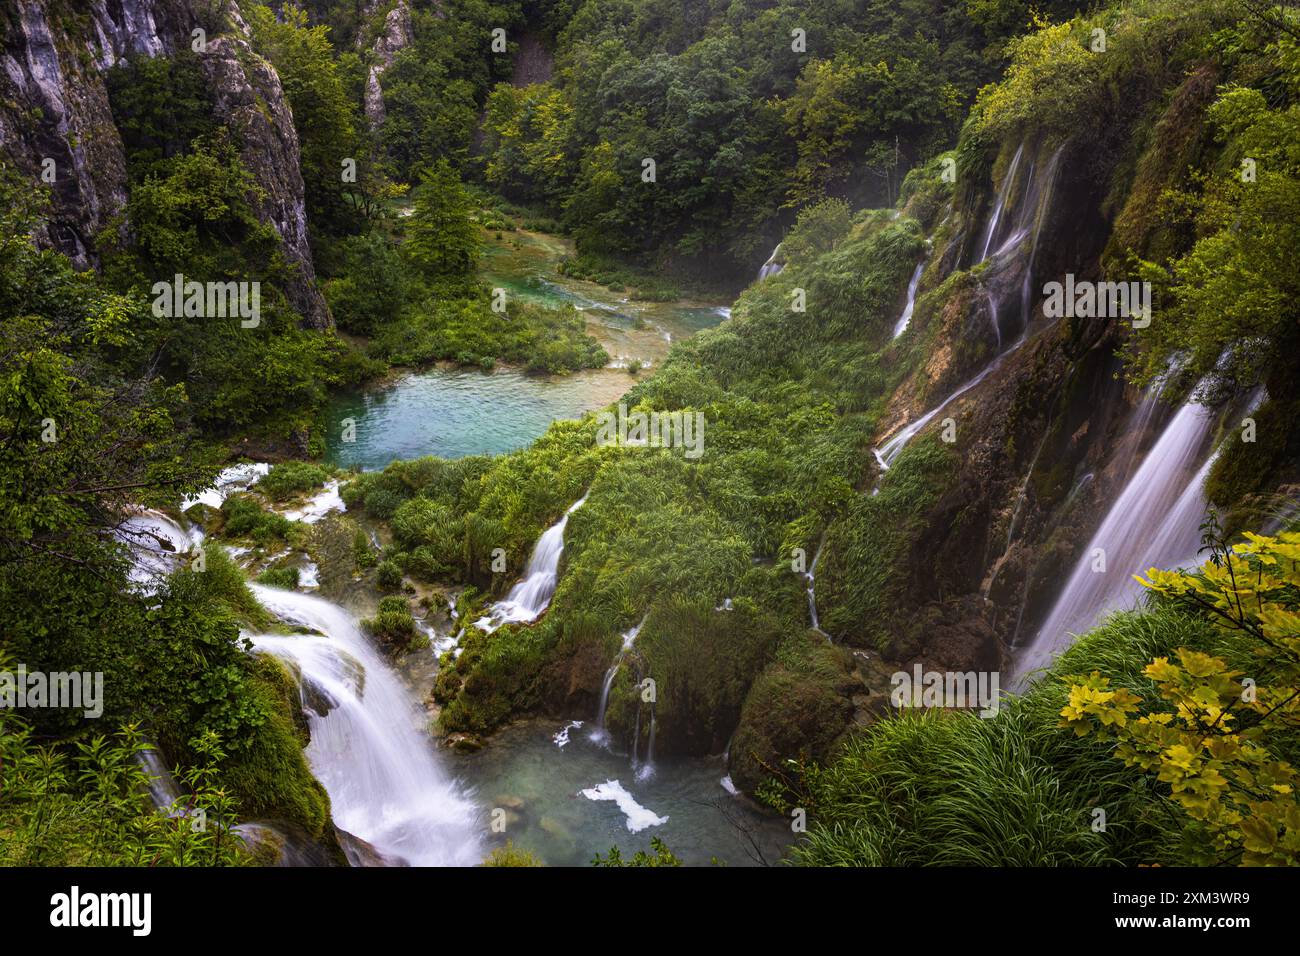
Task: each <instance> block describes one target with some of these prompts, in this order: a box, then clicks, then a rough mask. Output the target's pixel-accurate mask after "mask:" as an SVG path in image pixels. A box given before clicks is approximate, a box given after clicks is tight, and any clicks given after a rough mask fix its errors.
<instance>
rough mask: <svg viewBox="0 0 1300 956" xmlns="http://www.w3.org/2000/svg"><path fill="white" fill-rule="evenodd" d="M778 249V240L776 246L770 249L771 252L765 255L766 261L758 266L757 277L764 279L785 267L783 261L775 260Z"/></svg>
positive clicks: (779, 246)
mask: <svg viewBox="0 0 1300 956" xmlns="http://www.w3.org/2000/svg"><path fill="white" fill-rule="evenodd" d="M780 251H781V243H779V242H778V243H777V244H776V248H774V249H773V250H772V254H771V255H770V256H768V257H767V261H766V262H764V263H763V264H762V265H761V266H759V269H758V277H759V279H766V278H767V277H768V276H774V275H776V274H777V273H779V272H780V271H781V270H782V269H784V268H785V263H783V262H777V261H776V255H777V253H778V252H780Z"/></svg>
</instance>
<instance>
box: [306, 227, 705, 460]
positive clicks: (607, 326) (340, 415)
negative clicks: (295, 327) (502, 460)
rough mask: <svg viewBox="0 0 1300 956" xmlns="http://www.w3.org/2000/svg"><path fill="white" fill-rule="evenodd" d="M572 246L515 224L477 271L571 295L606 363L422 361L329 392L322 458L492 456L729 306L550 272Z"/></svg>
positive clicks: (541, 297) (515, 291)
mask: <svg viewBox="0 0 1300 956" xmlns="http://www.w3.org/2000/svg"><path fill="white" fill-rule="evenodd" d="M571 251H572V249H571V247H570V245H569V244H568V242H567V241H566V240H564V239H562V238H559V237H557V236H548V235H544V234H542V233H531V232H524V231H520V232H518V233H509V234H504V238H503V239H502V240H501V241H499V242H495V243H493V244H492V245H490V246H489V247H488V250H487V253H486V255H485V256H484V260H483V265H482V268H481V270H480V271H481V275H482V277H483V279H484V281H485V282H487V283H488V284H489V285H490V286H493V287H500V288H505V289H506V290H507V291H508V293H509V294H510V295H514V296H519V297H521V298H524V299H528V300H531V301H534V302H540V303H542V304H544V305H548V306H560V305H564V304H571V305H573V306H574V307H575V308H577V309H578V310H579V311H581V312H582V313H583V315H584V316H585V317H586V319H587V331H588V332H589V333H590V334H591V335H592V336H594V337H595V338H596V339H597V340H598V341H599V342H600V344H601V345H602V346H604V348H605V351H607V352H608V353H609V355H610V360H611V367H609V368H604V369H589V370H585V371H581V372H576V373H574V374H572V375H557V376H536V375H525V374H523V373H522V372H520V371H518V370H515V369H507V368H502V369H497V370H496V371H494V372H489V373H485V372H480V371H477V370H468V369H457V368H447V367H436V368H430V369H427V370H424V371H421V372H414V373H412V374H410V375H407V376H404V377H403V378H401V379H399V380H398V381H397V382H395V383H393V384H391V385H389V386H387V387H384V388H379V389H373V390H369V391H364V392H345V393H341V394H338V395H336V396H335V397H334V398H333V399H332V400H331V402H330V405H329V409H328V412H327V428H326V443H327V450H326V454H325V460H326V461H328V462H329V463H331V464H334V465H339V466H341V467H347V468H360V469H363V470H376V469H380V468H383V467H384V466H385V465H387V464H388V463H389V462H391V461H394V460H397V459H402V458H419V457H421V456H423V455H439V456H441V457H444V458H460V457H463V456H465V455H480V454H482V455H499V454H503V453H505V452H509V451H514V450H516V449H518V448H522V447H524V446H525V445H527V444H528V443H529V442H531V441H533V440H534V439H535V438H537V437H538V436H540V435H541V434H542V433H543V432H544V431H546V429H547V427H548V426H549V425H550V423H551V422H553V421H555V420H557V419H564V418H580V417H581V416H582V415H583V414H584V413H586V412H589V411H594V410H597V409H601V408H605V407H606V406H608V405H610V404H611V403H613V402H616V401H617V400H618V399H619V398H621V397H622V396H623V395H624V394H625V393H626V392H627V391H628V389H630V388H631V387H632V386H633V385H635V384H636V379H635V378H634V377H633V376H632V375H630V374H629V373H628V372H627V371H626V367H627V365H628V364H629V363H631V362H633V361H637V362H640V363H641V365H642V366H644V367H651V368H652V367H654V366H657V365H659V364H661V363H662V362H663V360H664V358H665V357H666V356H667V354H668V351H669V349H670V348H671V347H672V343H673V342H676V341H680V340H681V339H685V338H689V337H690V336H691V335H694V334H695V333H696V332H698V331H699V330H700V329H703V328H708V327H710V326H714V325H717V324H718V323H719V322H721V321H722V320H723V319H724V318H726V317H727V315H728V314H729V310H728V309H727V308H725V307H723V306H721V305H711V304H707V303H700V302H639V301H635V300H629V299H628V298H626V297H624V296H622V295H620V294H619V293H614V292H611V291H610V290H608V289H606V288H604V287H603V286H599V285H596V284H595V283H591V282H583V281H581V280H577V279H570V278H567V277H565V276H562V275H560V274H559V272H558V267H559V263H560V259H561V258H562V257H563V256H565V255H567V254H569V253H570V252H571ZM349 418H350V419H353V420H354V421H355V422H356V440H355V441H354V442H351V443H345V442H343V441H342V440H341V436H342V435H343V422H344V420H345V419H349Z"/></svg>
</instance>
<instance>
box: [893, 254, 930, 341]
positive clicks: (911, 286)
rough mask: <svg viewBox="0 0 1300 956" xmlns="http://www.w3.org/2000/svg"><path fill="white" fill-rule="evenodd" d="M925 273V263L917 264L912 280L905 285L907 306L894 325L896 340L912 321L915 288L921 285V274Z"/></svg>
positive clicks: (914, 306) (914, 305)
mask: <svg viewBox="0 0 1300 956" xmlns="http://www.w3.org/2000/svg"><path fill="white" fill-rule="evenodd" d="M924 271H925V263H924V262H918V263H917V264H916V270H915V271H914V272H913V273H912V278H911V279H910V280H909V281H908V283H907V304H906V305H905V306H903V314H902V316H900V317H899V319H898V321H897V322H895V323H894V338H898V337H899V336H900V335H902V334H903V333H904V332H906V331H907V326H908V323H910V322H911V321H912V310H913V309H914V308H916V287H917V286H918V285H920V283H921V273H922V272H924Z"/></svg>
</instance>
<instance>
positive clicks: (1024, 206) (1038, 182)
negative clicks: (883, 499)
mask: <svg viewBox="0 0 1300 956" xmlns="http://www.w3.org/2000/svg"><path fill="white" fill-rule="evenodd" d="M1024 149H1025V146H1024V144H1023V143H1021V144H1020V146H1019V147H1018V148H1017V149H1016V152H1015V155H1014V156H1013V157H1012V158H1011V164H1010V166H1008V168H1007V173H1006V176H1004V177H1003V179H1002V186H1001V188H1000V189H999V190H998V197H997V200H996V202H995V203H994V206H993V212H992V214H991V215H990V216H989V224H988V228H987V229H986V231H985V235H984V246H983V249H982V251H981V253H980V257H979V260H978V262H983V261H985V260H986V259H989V258H990V250H992V252H991V258H992V259H993V262H991V263H990V264H989V266H988V267H987V271H986V272H985V273H984V277H983V278H982V279H981V281H982V282H986V283H988V284H989V285H993V286H996V288H994V289H990V288H988V287H986V289H985V295H986V300H985V301H986V307H987V309H988V313H989V321H990V324H991V329H992V332H993V339H994V342H995V343H996V344H995V348H994V350H993V358H992V359H991V361H990V362H989V364H988V365H986V366H984V368H983V369H981V370H980V371H979V372H978V373H977V374H976V375H975V376H974V377H973V378H971V379H969V380H968V381H967V382H965V383H964V384H962V385H960V386H958V387H957V388H956V389H955V390H954V391H953V392H951V393H950V394H949V395H948V396H947V397H946V398H944V399H943V401H941V402H940V403H939V404H938V405H937V406H935V407H934V408H932V409H931V410H930V411H928V412H926V413H925V414H924V415H922V416H921V417H920V418H918V419H917V420H916V421H914V422H911V423H910V424H908V425H906V426H904V427H903V428H900V429H899V430H898V431H896V432H895V433H894V435H893V437H891V438H890V439H889V441H887V442H886V443H885V444H883V445H882V446H881V447H880V448H878V449H875V450H874V452H875V456H876V461H877V462H878V463H879V464H880V467H881V470H882V471H884V470H888V469H889V467H890V465H892V464H893V463H894V460H895V459H896V458H897V457H898V456H899V454H900V453H901V452H902V450H903V448H904V447H906V445H907V443H908V442H909V441H911V440H912V439H913V438H914V437H916V435H917V433H918V432H920V431H921V429H923V428H924V427H925V426H926V425H928V424H929V423H930V422H931V421H933V420H934V417H935V416H936V415H938V414H939V412H941V411H942V410H943V409H944V408H945V407H946V406H947V405H949V404H950V403H951V402H952V401H953V400H954V399H957V398H959V397H960V396H961V395H963V394H965V393H966V392H968V391H970V390H971V389H972V388H974V387H975V386H976V385H978V384H979V383H980V382H982V381H983V380H984V379H985V378H987V377H988V376H989V373H991V372H992V371H993V370H994V369H996V368H997V367H998V366H999V365H1000V364H1001V363H1002V361H1003V359H1005V358H1006V356H1008V355H1010V354H1011V353H1012V352H1014V351H1015V350H1016V349H1017V348H1019V347H1020V346H1021V345H1022V344H1023V343H1024V341H1025V339H1026V337H1027V336H1028V334H1029V320H1030V318H1031V304H1030V303H1031V299H1032V296H1031V294H1030V290H1031V284H1032V274H1033V266H1034V259H1035V257H1036V256H1037V252H1038V238H1039V233H1040V231H1041V229H1042V225H1043V220H1044V219H1045V218H1046V215H1047V212H1048V210H1049V207H1050V205H1051V201H1052V194H1053V190H1054V187H1055V182H1056V174H1057V172H1058V170H1059V167H1060V158H1061V155H1062V151H1063V149H1064V146H1061V147H1058V148H1057V150H1056V152H1054V153H1053V154H1052V158H1051V161H1050V162H1049V163H1048V164H1047V171H1046V174H1045V175H1041V176H1040V175H1037V169H1036V166H1035V164H1031V165H1030V168H1029V171H1028V172H1027V173H1026V175H1025V176H1024V188H1023V189H1022V190H1020V193H1021V194H1020V196H1019V199H1018V201H1017V202H1016V204H1015V206H1014V208H1012V209H1011V213H1012V214H1014V221H1013V223H1012V225H1013V227H1014V228H1013V229H1012V231H1011V234H1010V236H1008V237H1007V238H1006V239H1004V240H1003V241H1002V242H1001V243H1000V244H999V245H998V246H997V247H996V248H993V243H994V241H995V240H996V239H997V238H998V234H999V225H1000V223H1001V222H1002V220H1003V219H1004V217H1005V216H1007V215H1008V204H1009V203H1010V202H1011V201H1012V200H1011V195H1012V189H1013V187H1014V185H1015V180H1016V173H1017V171H1018V170H1019V168H1020V162H1021V157H1022V156H1023V154H1024ZM1030 236H1032V237H1033V243H1032V246H1031V248H1030V250H1029V251H1028V253H1026V252H1025V250H1024V245H1023V241H1024V240H1026V239H1028V238H1029V237H1030ZM913 281H916V276H914V277H913ZM1013 289H1014V290H1017V291H1018V292H1019V293H1020V295H1019V298H1020V309H1019V313H1020V315H1019V333H1020V334H1019V335H1018V337H1016V338H1015V339H1014V341H1012V342H1011V343H1010V344H1009V345H1008V344H1006V340H1007V339H1008V338H1010V335H1004V334H1003V316H1002V314H1001V313H1002V311H1003V309H1002V305H1003V303H1004V302H1005V301H1007V300H1008V299H1009V298H1010V296H1011V295H1012V294H1013V293H1012V291H1011V290H1013ZM913 292H914V290H912V289H909V294H908V297H909V299H911V298H912V293H913ZM1012 311H1015V310H1014V309H1013V310H1012ZM904 315H905V318H907V319H908V320H909V321H910V319H911V315H910V312H907V313H905V314H904ZM899 325H900V326H903V327H904V328H905V327H906V326H904V325H903V323H902V320H900V323H899ZM898 328H899V327H898V326H896V327H895V329H896V331H895V336H896V337H897V334H898ZM877 490H879V489H877Z"/></svg>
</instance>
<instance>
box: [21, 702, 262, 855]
mask: <svg viewBox="0 0 1300 956" xmlns="http://www.w3.org/2000/svg"><path fill="white" fill-rule="evenodd" d="M197 746H198V749H199V751H200V754H201V757H202V762H201V763H198V764H196V765H195V766H194V767H193V768H192V769H191V770H190V771H188V772H187V773H186V774H185V775H184V778H183V779H184V782H185V783H186V784H187V785H188V787H189V788H190V796H189V797H188V798H187V800H186V802H185V804H184V805H183V806H182V807H181V808H179V809H181V810H184V811H186V812H184V813H177V814H175V815H171V816H169V815H168V814H166V813H161V812H159V811H156V810H155V809H154V808H153V807H152V806H151V805H150V804H149V802H148V800H147V799H146V798H144V797H143V796H142V794H143V792H144V789H145V785H146V784H147V782H148V774H147V773H146V771H145V770H144V768H143V767H142V766H141V765H140V763H139V762H138V760H137V759H136V758H137V755H138V754H139V753H140V752H141V751H143V750H147V749H149V746H148V744H147V743H145V742H144V740H143V739H142V738H141V736H140V732H139V730H138V728H137V727H136V726H135V725H126V726H124V727H123V728H122V729H121V730H119V731H118V732H117V733H115V734H113V735H111V736H105V735H102V734H97V735H94V736H88V737H86V738H85V739H83V740H77V741H74V742H72V743H71V744H68V745H64V746H59V745H50V744H38V743H37V742H36V740H35V739H33V735H32V731H31V728H30V726H28V725H27V724H26V723H25V722H24V721H23V720H21V719H20V718H18V717H17V716H15V715H14V714H13V713H12V712H11V711H8V710H0V833H3V834H4V837H5V838H4V840H0V863H3V864H4V865H6V866H241V865H246V864H247V863H248V862H249V859H248V856H247V855H246V853H245V851H244V849H243V845H242V843H241V842H240V840H239V838H238V837H237V836H235V835H234V834H233V833H231V832H230V829H229V828H230V827H231V825H233V823H234V822H235V817H234V806H233V801H232V800H231V798H230V796H229V795H228V794H227V793H226V791H225V790H223V789H222V787H221V786H220V785H219V784H218V775H217V772H216V770H215V765H216V763H217V762H219V761H220V760H221V758H222V757H224V754H223V753H222V752H221V749H220V746H219V745H218V743H217V741H216V739H215V737H213V736H212V735H207V736H205V737H203V738H202V739H201V741H200V742H199V743H198V745H197ZM200 808H201V809H202V811H203V814H204V816H203V818H202V823H201V824H200V822H199V818H192V817H190V816H189V815H188V813H189V812H190V811H193V810H195V809H200Z"/></svg>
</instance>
